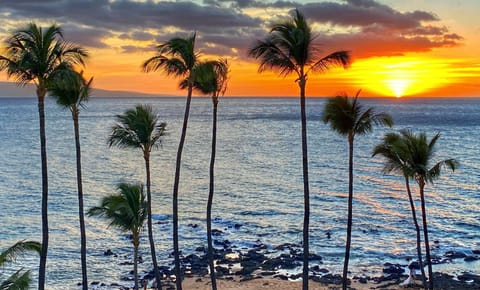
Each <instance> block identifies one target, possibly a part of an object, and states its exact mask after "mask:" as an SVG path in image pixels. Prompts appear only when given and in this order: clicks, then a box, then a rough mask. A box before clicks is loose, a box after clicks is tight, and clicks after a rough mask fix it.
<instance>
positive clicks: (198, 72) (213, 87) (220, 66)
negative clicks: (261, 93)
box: [180, 59, 229, 290]
mask: <svg viewBox="0 0 480 290" xmlns="http://www.w3.org/2000/svg"><path fill="white" fill-rule="evenodd" d="M228 72H229V65H228V62H227V60H226V59H222V60H220V61H208V62H203V63H200V64H199V65H198V66H197V67H196V68H195V69H194V71H193V79H194V89H195V90H197V91H199V92H200V93H201V94H211V95H212V103H213V121H212V153H211V158H210V186H209V193H208V201H207V241H208V250H207V257H208V262H209V266H210V280H211V282H212V290H217V280H216V276H215V267H214V261H213V260H214V259H213V241H212V204H213V194H214V185H215V182H214V179H215V174H214V172H215V154H216V147H217V110H218V98H219V96H220V95H224V94H225V91H226V90H227V82H228ZM187 85H188V84H187V82H182V83H181V85H180V86H181V87H182V88H183V87H186V86H187Z"/></svg>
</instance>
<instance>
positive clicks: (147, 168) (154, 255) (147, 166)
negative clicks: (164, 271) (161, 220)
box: [143, 152, 162, 289]
mask: <svg viewBox="0 0 480 290" xmlns="http://www.w3.org/2000/svg"><path fill="white" fill-rule="evenodd" d="M143 157H144V159H145V171H146V174H147V230H148V241H149V243H150V252H151V254H152V263H153V272H154V273H155V281H156V283H157V289H162V284H161V279H160V272H159V271H158V263H157V253H156V251H155V241H154V240H153V225H152V192H151V180H150V152H145V153H144V156H143Z"/></svg>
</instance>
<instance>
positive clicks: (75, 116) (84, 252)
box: [72, 109, 88, 290]
mask: <svg viewBox="0 0 480 290" xmlns="http://www.w3.org/2000/svg"><path fill="white" fill-rule="evenodd" d="M72 118H73V128H74V130H75V149H76V153H77V156H76V157H77V190H78V219H79V223H80V255H81V263H82V289H83V290H88V279H87V237H86V234H85V215H84V210H83V186H82V156H81V151H80V129H79V125H78V112H77V111H76V109H74V111H73V112H72Z"/></svg>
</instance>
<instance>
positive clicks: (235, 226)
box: [233, 224, 242, 230]
mask: <svg viewBox="0 0 480 290" xmlns="http://www.w3.org/2000/svg"><path fill="white" fill-rule="evenodd" d="M241 227H242V225H241V224H234V225H233V228H234V229H236V230H238V229H239V228H241Z"/></svg>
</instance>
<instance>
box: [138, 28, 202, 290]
mask: <svg viewBox="0 0 480 290" xmlns="http://www.w3.org/2000/svg"><path fill="white" fill-rule="evenodd" d="M195 36H196V34H195V33H194V34H192V35H191V36H189V37H186V38H181V37H176V38H172V39H170V40H169V41H167V42H165V43H163V44H160V45H159V46H157V54H156V55H154V56H153V57H151V58H149V59H147V60H146V61H145V62H144V63H143V65H142V67H143V69H144V71H145V72H150V71H157V70H164V71H165V72H166V73H167V75H173V76H175V77H181V78H182V79H183V80H184V81H187V84H188V85H187V101H186V104H185V114H184V117H183V127H182V134H181V136H180V143H179V145H178V150H177V161H176V164H175V179H174V183H173V210H172V212H173V255H174V257H175V274H176V276H177V279H176V286H177V290H181V289H182V271H181V268H180V250H179V245H178V187H179V182H180V167H181V163H182V152H183V145H184V143H185V137H186V135H187V125H188V116H189V115H190V103H191V100H192V91H193V75H192V72H193V70H194V68H195V66H197V65H198V61H197V59H198V53H196V52H195Z"/></svg>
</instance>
